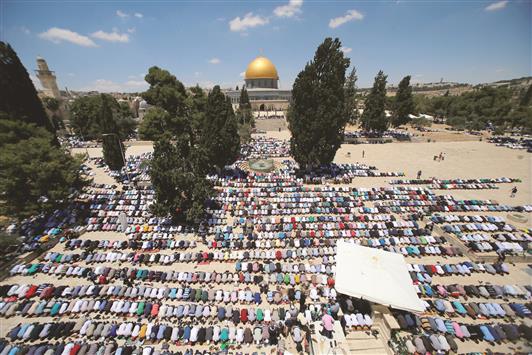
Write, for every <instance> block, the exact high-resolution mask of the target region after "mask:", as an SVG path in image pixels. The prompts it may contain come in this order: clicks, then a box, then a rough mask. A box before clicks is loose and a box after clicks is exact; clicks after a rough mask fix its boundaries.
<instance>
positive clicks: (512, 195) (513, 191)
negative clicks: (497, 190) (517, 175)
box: [510, 186, 517, 197]
mask: <svg viewBox="0 0 532 355" xmlns="http://www.w3.org/2000/svg"><path fill="white" fill-rule="evenodd" d="M516 193H517V186H514V187H513V189H512V193H511V194H510V197H515V194H516Z"/></svg>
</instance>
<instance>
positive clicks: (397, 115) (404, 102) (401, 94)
mask: <svg viewBox="0 0 532 355" xmlns="http://www.w3.org/2000/svg"><path fill="white" fill-rule="evenodd" d="M414 110H415V105H414V98H413V96H412V86H410V75H407V76H405V77H404V78H403V79H402V80H401V81H400V82H399V87H398V88H397V93H396V95H395V100H394V105H393V114H392V125H393V126H394V127H399V126H401V125H403V124H406V123H408V122H409V121H410V118H409V115H410V114H413V113H414Z"/></svg>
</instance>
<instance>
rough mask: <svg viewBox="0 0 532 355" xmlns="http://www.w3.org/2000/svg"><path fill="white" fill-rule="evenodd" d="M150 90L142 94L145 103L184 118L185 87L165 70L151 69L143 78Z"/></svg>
mask: <svg viewBox="0 0 532 355" xmlns="http://www.w3.org/2000/svg"><path fill="white" fill-rule="evenodd" d="M144 80H146V82H147V83H148V84H150V88H149V89H148V90H147V91H146V92H144V93H143V94H142V97H143V98H144V100H146V102H147V103H148V104H150V105H153V106H158V107H160V108H162V109H164V110H166V111H167V112H168V113H170V114H171V115H173V116H184V115H185V113H186V97H187V93H186V90H185V86H184V85H183V83H181V82H180V81H179V80H177V79H176V77H175V76H173V75H172V74H170V72H168V71H167V70H164V69H161V68H159V67H151V68H150V69H149V70H148V74H146V77H145V78H144Z"/></svg>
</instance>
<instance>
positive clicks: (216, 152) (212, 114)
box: [199, 85, 240, 169]
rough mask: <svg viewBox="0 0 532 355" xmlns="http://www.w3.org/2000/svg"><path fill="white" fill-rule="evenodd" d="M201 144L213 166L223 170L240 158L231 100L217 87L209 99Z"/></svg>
mask: <svg viewBox="0 0 532 355" xmlns="http://www.w3.org/2000/svg"><path fill="white" fill-rule="evenodd" d="M200 134H201V137H200V140H199V142H200V144H201V145H202V147H203V149H204V150H205V153H206V154H207V158H208V161H209V163H210V165H211V166H213V167H215V168H217V169H223V167H224V166H226V165H229V164H232V163H234V162H235V160H236V159H237V158H238V154H239V152H240V138H239V136H238V124H237V120H236V117H235V113H234V112H233V106H232V104H231V100H230V99H229V98H228V97H227V98H226V97H225V95H224V94H223V93H222V91H221V90H220V87H219V86H218V85H216V86H215V87H214V88H213V89H212V91H211V92H210V93H209V96H208V97H207V105H206V107H205V117H204V120H203V124H202V127H201V133H200Z"/></svg>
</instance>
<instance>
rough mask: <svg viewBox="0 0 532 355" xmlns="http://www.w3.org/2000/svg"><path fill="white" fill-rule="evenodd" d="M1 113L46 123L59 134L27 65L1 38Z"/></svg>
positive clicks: (8, 116) (3, 116)
mask: <svg viewBox="0 0 532 355" xmlns="http://www.w3.org/2000/svg"><path fill="white" fill-rule="evenodd" d="M0 92H1V93H2V94H1V95H0V117H2V118H5V119H10V120H21V121H23V122H25V123H33V124H35V125H37V126H38V127H43V128H45V129H46V130H48V131H49V132H50V133H52V134H54V135H55V129H54V126H53V124H52V122H51V121H50V119H49V118H48V116H47V115H46V111H45V110H44V107H43V105H42V102H41V100H40V99H39V97H38V96H37V91H36V90H35V87H34V86H33V82H32V81H31V79H30V76H29V74H28V72H27V71H26V68H24V66H23V65H22V63H21V62H20V59H19V57H18V55H17V53H15V51H14V50H13V48H11V46H10V45H9V44H7V43H5V42H0Z"/></svg>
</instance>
